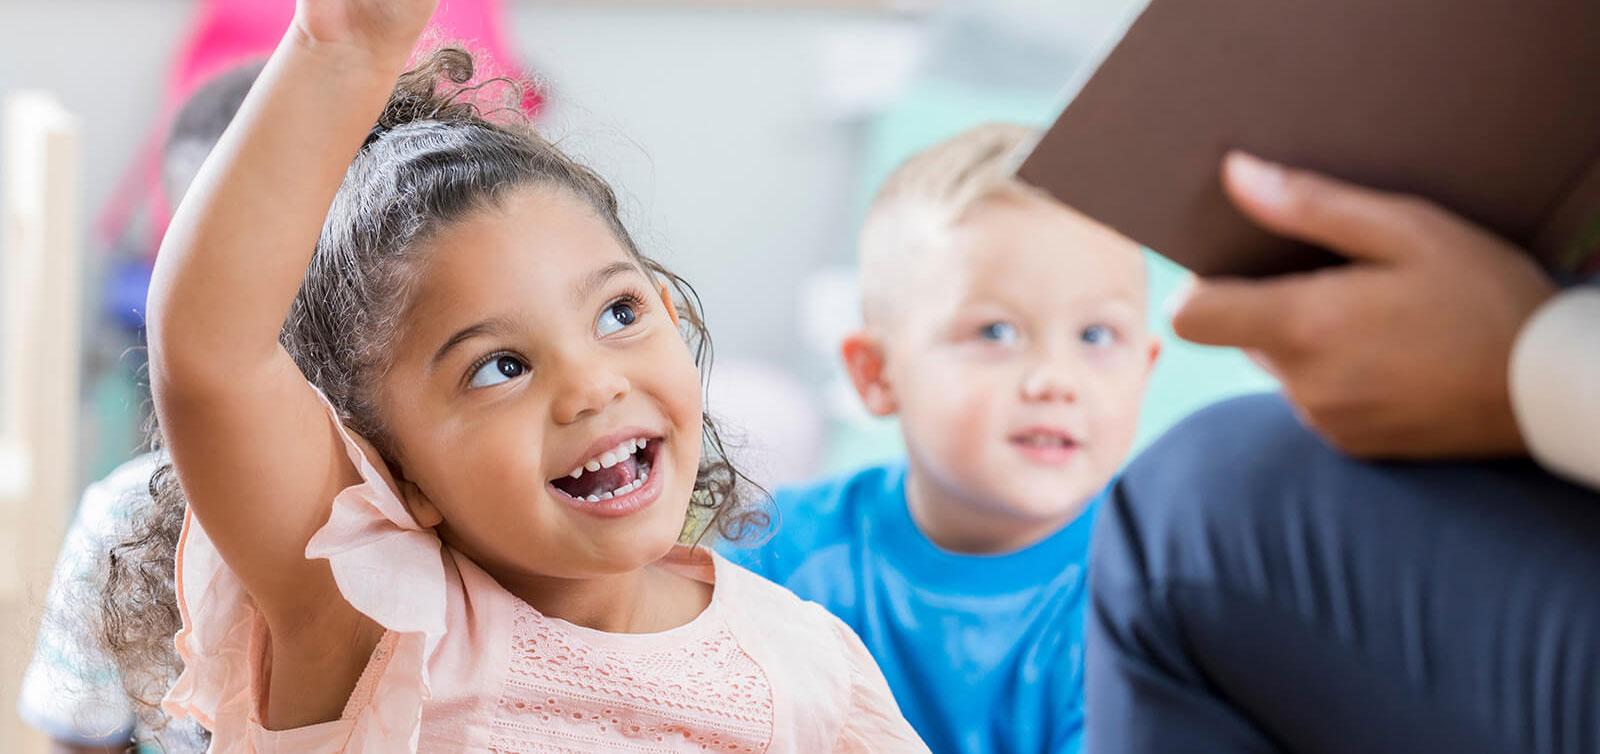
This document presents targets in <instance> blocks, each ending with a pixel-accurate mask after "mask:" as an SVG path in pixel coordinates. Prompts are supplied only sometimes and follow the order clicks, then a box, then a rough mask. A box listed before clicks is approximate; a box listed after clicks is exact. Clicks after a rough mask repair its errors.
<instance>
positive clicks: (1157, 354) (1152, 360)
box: [1144, 335, 1161, 377]
mask: <svg viewBox="0 0 1600 754" xmlns="http://www.w3.org/2000/svg"><path fill="white" fill-rule="evenodd" d="M1160 359H1161V337H1160V336H1158V335H1152V336H1150V355H1149V357H1148V358H1147V359H1146V361H1145V366H1144V372H1145V376H1147V377H1148V376H1149V375H1150V373H1151V372H1154V371H1155V369H1156V362H1157V361H1158V360H1160Z"/></svg>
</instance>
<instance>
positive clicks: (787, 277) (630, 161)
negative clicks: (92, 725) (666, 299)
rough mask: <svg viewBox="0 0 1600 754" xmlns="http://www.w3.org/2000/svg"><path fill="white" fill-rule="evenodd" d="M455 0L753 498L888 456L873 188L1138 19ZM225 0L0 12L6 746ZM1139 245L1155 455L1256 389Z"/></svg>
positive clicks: (120, 389)
mask: <svg viewBox="0 0 1600 754" xmlns="http://www.w3.org/2000/svg"><path fill="white" fill-rule="evenodd" d="M451 2H452V0H446V5H450V4H451ZM455 2H458V3H465V5H470V6H473V7H474V8H478V9H479V10H481V11H482V14H483V16H482V18H479V19H476V20H477V21H481V22H482V24H483V25H482V26H480V27H475V28H480V29H482V30H484V33H485V34H487V35H489V36H491V37H497V39H495V40H479V44H480V46H484V45H487V46H490V47H498V48H500V49H498V50H497V51H498V53H500V57H502V58H503V59H504V60H506V61H507V62H508V64H511V65H516V66H519V67H521V68H522V69H524V70H525V71H527V72H528V73H529V74H530V75H532V76H533V77H534V79H535V80H536V81H538V82H539V84H540V88H539V100H538V102H537V103H531V104H536V106H537V118H538V122H539V123H540V125H541V126H542V127H543V128H544V130H545V131H546V132H547V134H548V135H550V136H552V137H553V138H555V139H556V140H557V141H558V142H559V143H561V144H562V145H563V146H565V147H566V148H567V149H568V150H570V151H571V152H573V153H575V154H577V155H578V156H580V157H582V158H583V159H585V160H586V161H588V162H589V163H590V164H591V165H593V166H595V167H596V168H597V169H598V170H599V171H600V172H601V173H602V174H603V175H604V176H606V177H607V178H609V179H610V180H611V181H612V182H613V183H614V185H615V186H616V187H617V188H618V189H619V192H620V193H621V195H622V198H623V201H624V205H625V207H626V217H627V219H628V221H629V223H630V225H631V226H632V229H633V231H634V232H635V234H636V238H637V239H638V240H639V241H640V243H641V244H642V245H643V246H645V247H646V248H647V250H648V251H649V252H650V253H651V254H653V255H655V256H657V258H659V259H662V260H663V261H664V262H666V263H667V264H668V265H669V266H670V267H672V268H673V269H675V270H677V271H678V272H679V273H681V274H683V275H684V276H685V277H686V278H688V279H689V280H690V281H691V282H692V283H693V284H694V285H695V287H696V288H697V289H698V290H699V292H700V294H701V296H702V298H703V300H704V304H705V309H706V312H707V315H708V319H709V324H710V328H711V332H712V334H713V336H714V337H715V342H716V368H715V369H714V370H713V373H712V380H711V387H710V401H711V405H712V407H713V408H714V409H715V410H716V411H717V412H718V413H719V414H721V415H722V416H723V417H724V420H725V422H726V423H728V424H730V425H732V426H733V428H734V431H733V433H732V434H733V435H734V438H735V440H736V441H738V442H739V443H740V444H741V445H742V446H743V447H742V449H741V450H740V451H738V452H739V453H740V454H741V455H742V456H743V460H745V462H746V464H747V465H748V466H750V467H751V468H752V469H753V470H754V472H755V476H756V477H757V479H758V481H761V482H763V483H766V484H769V485H770V484H782V483H785V482H791V481H797V480H800V479H804V478H807V477H812V476H815V475H818V474H826V473H832V472H837V471H843V470H845V469H848V468H851V467H854V466H859V465H862V464H866V463H870V462H873V461H877V460H881V459H883V458H885V457H888V456H892V455H895V454H897V453H898V452H899V440H898V436H897V434H896V431H895V428H894V426H893V424H892V423H890V422H885V421H877V420H869V419H868V418H867V417H866V416H865V414H864V413H863V412H862V411H861V410H860V409H859V408H858V407H857V405H856V402H855V397H854V394H853V392H851V391H850V389H849V387H848V384H847V383H846V381H845V379H844V375H843V372H842V370H841V369H840V368H839V365H838V363H837V359H836V354H835V351H836V345H837V342H838V339H839V337H840V336H841V335H842V334H843V333H844V332H845V331H847V330H848V329H850V328H851V327H852V326H853V325H854V323H855V321H856V317H857V310H856V306H857V304H856V294H855V291H854V272H853V261H854V256H855V251H854V239H855V233H856V229H857V226H858V223H859V220H860V218H861V215H862V212H863V210H864V208H865V205H866V202H867V200H868V199H869V198H870V196H871V193H872V191H873V189H874V188H875V186H876V185H877V184H878V182H879V181H881V180H882V178H883V177H884V176H885V175H886V174H887V173H888V172H889V171H890V170H891V169H892V168H893V167H894V166H895V164H897V163H898V162H899V161H900V160H901V159H903V158H904V157H906V156H907V155H909V154H910V153H912V152H914V151H916V150H918V149H921V148H923V147H925V146H928V145H930V144H932V143H934V142H936V141H939V140H941V139H943V138H946V137H948V136H951V135H954V134H955V133H957V132H959V131H961V130H963V129H965V128H967V127H970V126H973V125H976V124H978V123H981V122H983V121H986V120H994V119H1003V120H1012V121H1018V122H1023V123H1028V124H1035V125H1040V126H1042V125H1045V124H1047V123H1048V122H1049V120H1050V119H1051V118H1052V117H1053V116H1054V114H1055V113H1056V111H1057V110H1058V109H1059V107H1060V106H1061V105H1062V104H1063V101H1062V92H1063V90H1064V88H1065V87H1066V86H1067V84H1068V83H1069V82H1070V81H1071V80H1072V78H1073V77H1074V76H1075V75H1077V74H1079V73H1080V72H1082V71H1083V70H1085V68H1084V67H1085V66H1086V65H1087V66H1092V64H1093V62H1094V61H1095V60H1096V59H1097V55H1098V54H1099V52H1100V51H1101V50H1102V49H1103V48H1104V46H1105V45H1108V44H1110V43H1111V42H1112V41H1114V40H1115V38H1116V36H1117V35H1118V34H1119V32H1120V31H1121V29H1122V28H1123V26H1124V25H1125V24H1126V23H1128V22H1129V21H1130V20H1131V18H1132V16H1133V15H1134V14H1136V13H1137V11H1138V10H1139V6H1140V3H1139V2H1137V0H1054V1H1053V2H1046V1H1045V0H726V1H725V2H717V1H715V0H698V1H695V0H679V1H676V2H674V1H673V0H634V1H632V2H627V1H624V0H613V1H609V2H606V1H595V2H576V1H573V2H548V1H539V0H497V1H492V2H476V3H466V1H465V0H455ZM230 3H231V4H233V6H232V7H233V9H234V10H237V9H238V8H241V7H244V6H256V5H281V6H283V8H285V9H286V8H288V7H291V6H292V0H276V1H275V2H274V1H272V0H269V1H268V2H262V0H219V1H216V2H207V1H205V0H0V97H5V98H6V100H7V102H8V103H11V105H10V107H9V108H8V111H7V112H8V118H7V120H6V123H7V124H8V126H11V127H12V130H13V131H14V132H15V133H23V132H30V131H29V129H33V131H41V129H42V132H43V133H44V134H45V136H41V137H39V138H35V139H32V140H29V139H26V138H21V137H8V138H11V141H9V142H8V145H13V148H11V149H8V151H6V152H4V153H3V156H0V159H4V160H6V162H4V163H0V173H5V174H6V175H7V180H5V181H0V206H4V207H6V208H7V214H6V216H5V218H4V222H6V223H7V224H8V227H10V228H11V230H9V231H8V232H6V233H5V234H4V235H0V259H4V262H3V266H0V306H3V309H0V311H3V312H4V315H3V316H4V317H6V318H7V320H6V321H4V322H0V326H3V327H4V329H3V330H0V332H4V333H5V334H6V338H7V345H6V347H5V348H4V349H0V379H4V381H5V384H6V385H7V387H6V390H5V392H4V395H5V396H6V399H5V403H4V404H3V405H0V421H3V426H4V427H5V433H4V436H0V516H4V520H5V523H3V524H0V527H5V529H6V530H5V531H3V532H0V558H9V559H10V560H7V561H5V562H4V563H0V751H4V752H13V751H23V752H29V751H40V752H42V751H46V750H47V749H45V748H43V747H44V743H43V739H42V738H39V737H38V736H37V734H36V733H33V732H31V731H29V729H27V728H25V727H24V726H22V725H21V724H20V722H18V721H17V718H16V715H15V712H14V710H15V709H16V693H17V688H18V684H19V679H20V677H21V675H22V669H23V667H24V666H25V665H26V662H27V659H28V657H29V656H30V654H31V652H32V646H33V636H34V624H35V622H36V620H37V612H38V609H39V606H40V605H41V604H42V602H43V596H44V590H45V586H46V584H47V583H48V579H49V572H50V567H51V563H52V561H53V559H54V557H55V552H56V549H57V547H58V545H59V542H60V540H61V537H62V535H63V532H64V531H65V529H66V525H67V523H68V521H69V520H70V517H71V515H72V513H73V506H74V505H75V503H76V499H77V494H78V492H79V491H80V490H81V488H82V486H83V485H84V484H85V483H87V482H89V481H92V480H94V479H97V478H99V477H101V476H103V475H104V474H106V473H107V472H109V471H110V470H111V469H113V468H114V467H116V466H117V465H118V464H121V463H122V462H124V461H126V460H127V459H129V458H130V457H132V456H133V455H135V454H136V453H137V452H138V451H139V448H140V444H141V442H142V432H141V427H140V425H141V422H142V415H143V413H144V412H145V411H147V410H148V407H147V405H146V402H147V396H146V395H145V392H144V387H143V378H142V376H141V369H142V362H143V360H142V357H141V356H140V353H139V352H138V350H137V347H138V345H139V337H140V336H139V327H138V326H139V311H140V307H141V306H142V298H143V290H144V289H143V285H144V279H145V278H144V276H146V275H147V274H148V272H147V270H148V263H149V259H150V257H151V255H152V254H153V248H154V245H155V242H156V239H158V238H159V233H160V230H161V228H162V226H164V218H165V213H166V212H167V209H166V206H165V204H164V203H163V202H164V200H163V199H162V198H161V197H160V191H159V190H158V185H157V184H158V181H157V180H156V175H157V173H158V170H157V165H158V162H159V161H158V160H157V159H156V158H155V155H157V154H158V153H159V149H160V146H161V143H162V141H163V139H164V138H165V135H166V129H167V128H168V124H169V123H170V121H171V117H172V113H173V111H174V110H175V105H176V104H177V102H178V100H179V98H180V97H181V96H182V95H183V94H185V93H186V92H187V91H188V90H190V89H192V88H193V86H194V85H195V84H196V83H198V82H199V80H201V79H203V78H204V76H205V74H206V73H207V72H206V71H205V70H203V69H204V65H203V64H201V63H197V62H196V61H205V60H212V61H213V62H214V61H215V60H217V59H220V58H217V57H216V55H217V54H221V53H217V50H218V49H219V48H218V47H217V45H218V44H222V43H219V42H218V39H219V38H222V37H226V36H227V34H225V33H223V32H219V31H218V30H217V27H216V24H217V23H218V19H219V17H220V16H219V15H218V14H219V13H223V11H224V10H227V7H226V6H228V5H229V4H230ZM282 12H283V13H285V14H286V13H287V11H286V10H283V11H282ZM223 15H226V14H225V13H223ZM246 15H248V14H246ZM262 17H263V18H272V17H275V16H274V14H273V13H270V12H269V13H266V14H265V15H264V16H262ZM247 20H248V19H247ZM232 22H233V23H244V22H243V21H239V20H238V19H234V20H233V21H232ZM237 31H238V30H237V29H232V30H228V29H224V32H237ZM257 31H260V30H257ZM262 33H264V34H266V37H267V38H272V39H275V38H276V37H277V36H278V34H280V33H281V28H277V29H268V30H266V31H264V32H262ZM218 34H222V37H218V36H217V35H218ZM257 36H259V34H258V35H257ZM244 37H246V38H253V37H251V34H249V33H247V34H245V35H244ZM223 46H224V47H226V45H225V44H223ZM229 49H231V50H232V51H233V52H237V49H233V48H229ZM223 52H229V50H223ZM261 52H263V53H265V52H266V50H262V51H261ZM210 53H215V54H213V56H212V58H207V57H206V56H207V54H210ZM230 54H231V53H230ZM17 103H21V104H17ZM16 124H22V125H16ZM30 133H31V132H30ZM40 145H49V146H48V148H47V147H45V146H40ZM40 155H47V156H50V158H49V159H48V160H44V161H43V162H40V163H39V164H34V162H35V158H36V157H39V156H40ZM41 159H42V158H41ZM21 194H26V196H23V195H21ZM41 196H46V197H48V198H49V201H48V202H45V203H44V204H40V202H41V201H42V200H41V199H40V197H41ZM269 211H270V210H269ZM40 260H43V261H40ZM1151 260H1152V269H1153V271H1154V274H1153V276H1152V296H1151V302H1152V316H1153V318H1154V321H1155V322H1157V323H1158V330H1159V331H1160V332H1161V333H1162V334H1163V337H1164V338H1166V339H1167V341H1168V342H1167V350H1166V351H1165V353H1164V355H1163V358H1162V360H1161V363H1160V365H1159V367H1158V369H1157V372H1156V376H1155V378H1154V381H1153V383H1152V385H1151V389H1150V392H1149V398H1148V403H1147V404H1146V408H1145V411H1144V417H1143V424H1142V426H1141V430H1140V434H1139V439H1138V444H1139V446H1141V447H1142V446H1143V445H1144V444H1145V443H1146V442H1148V441H1149V440H1150V439H1151V438H1152V437H1154V436H1155V435H1157V434H1159V432H1160V431H1161V430H1162V429H1163V428H1165V427H1166V426H1168V425H1169V424H1171V423H1172V422H1173V421H1174V420H1176V419H1177V418H1179V417H1181V416H1183V415H1184V414H1187V413H1188V412H1190V411H1192V410H1194V409H1195V408H1197V407H1199V406H1200V405H1203V404H1206V403H1209V402H1212V401H1214V400H1216V399H1218V398H1220V397H1223V396H1226V395H1231V394H1236V393H1240V392H1249V391H1256V390H1260V389H1264V388H1267V387H1270V385H1271V382H1270V380H1269V378H1267V377H1266V376H1265V375H1263V374H1261V373H1260V372H1259V371H1257V370H1255V369H1254V368H1253V367H1252V366H1250V364H1249V363H1248V361H1247V360H1246V359H1244V358H1243V357H1242V355H1241V354H1239V353H1237V352H1232V351H1226V350H1220V349H1205V348H1200V347H1196V346H1192V345H1188V344H1183V343H1179V342H1176V341H1175V340H1174V339H1173V338H1172V337H1171V335H1170V331H1168V330H1167V329H1166V326H1165V320H1166V317H1165V316H1164V314H1163V313H1162V312H1161V307H1162V305H1163V304H1164V302H1165V301H1166V299H1167V298H1168V297H1169V296H1170V294H1171V293H1172V291H1173V289H1174V288H1175V287H1176V286H1177V285H1178V284H1179V283H1180V282H1181V280H1182V278H1183V274H1182V273H1181V271H1179V270H1178V269H1176V268H1175V267H1173V266H1172V265H1171V264H1169V263H1167V262H1165V261H1164V260H1161V259H1160V258H1159V257H1156V256H1154V255H1152V256H1151ZM48 281H54V282H49V284H48V285H46V282H48ZM50 286H56V287H50ZM45 353H47V354H48V358H45V357H41V356H40V354H45ZM41 391H42V392H41ZM51 391H54V392H51ZM41 396H46V397H41ZM49 396H54V397H53V398H51V397H49ZM8 545H9V547H8Z"/></svg>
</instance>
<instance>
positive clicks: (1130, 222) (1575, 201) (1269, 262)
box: [1018, 0, 1600, 276]
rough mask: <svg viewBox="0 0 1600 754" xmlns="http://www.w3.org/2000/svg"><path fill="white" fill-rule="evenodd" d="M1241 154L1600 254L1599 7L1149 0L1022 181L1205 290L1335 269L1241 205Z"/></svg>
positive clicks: (1527, 1)
mask: <svg viewBox="0 0 1600 754" xmlns="http://www.w3.org/2000/svg"><path fill="white" fill-rule="evenodd" d="M1232 147H1238V148H1241V149H1245V150H1247V151H1250V152H1253V153H1255V154H1257V155H1260V156H1261V157H1264V158H1267V159H1270V160H1276V161H1279V162H1283V163H1286V164H1289V165H1295V166H1300V167H1305V168H1311V169H1314V170H1319V171H1322V172H1325V173H1328V174H1330V175H1334V176H1337V177H1340V178H1344V179H1346V180H1350V181H1354V182H1357V183H1361V184H1365V185H1369V186H1373V187H1376V188H1381V189H1387V190H1391V191H1401V192H1407V193H1414V194H1420V195H1422V196H1425V197H1427V198H1429V199H1432V200H1434V201H1436V202H1438V203H1439V204H1441V205H1443V206H1444V207H1446V208H1448V209H1451V210H1453V211H1455V212H1457V213H1459V214H1461V215H1464V216H1466V217H1468V218H1470V219H1472V220H1474V221H1476V222H1478V223H1480V224H1482V225H1484V226H1486V227H1488V228H1490V229H1491V230H1494V231H1495V232H1497V233H1499V234H1501V235H1502V236H1505V237H1506V238H1509V239H1511V240H1513V241H1515V242H1517V243H1519V244H1521V245H1523V246H1525V247H1528V248H1530V249H1531V250H1532V251H1533V252H1534V253H1536V254H1538V255H1539V257H1540V258H1541V259H1542V260H1544V262H1545V263H1546V264H1547V265H1548V266H1549V267H1550V268H1551V269H1552V270H1555V271H1559V272H1569V273H1570V272H1575V271H1577V270H1578V269H1579V268H1580V267H1581V266H1582V265H1584V264H1585V263H1586V262H1590V263H1592V262H1593V261H1594V259H1593V257H1595V256H1600V255H1597V254H1596V252H1597V250H1600V2H1596V0H1151V2H1150V4H1149V5H1148V6H1147V7H1146V8H1145V9H1144V11H1143V12H1142V13H1141V14H1140V15H1139V16H1138V17H1137V18H1136V19H1135V20H1134V21H1133V23H1132V24H1131V26H1130V27H1129V28H1128V30H1127V32H1126V33H1125V34H1124V35H1123V37H1122V39H1121V41H1120V42H1118V43H1117V45H1116V46H1115V47H1114V48H1112V49H1111V51H1110V52H1109V54H1107V55H1106V56H1105V58H1104V59H1103V60H1102V61H1101V63H1100V65H1099V66H1098V67H1097V68H1096V69H1095V70H1094V71H1093V74H1092V75H1091V76H1089V77H1088V78H1087V80H1086V81H1084V82H1083V84H1082V85H1081V87H1077V88H1076V92H1075V96H1073V97H1072V98H1071V100H1070V101H1069V103H1068V104H1067V106H1066V107H1065V108H1064V109H1063V111H1062V113H1061V115H1060V117H1059V118H1058V119H1057V120H1056V122H1055V124H1054V125H1052V126H1051V127H1050V129H1049V130H1048V131H1047V132H1046V133H1045V134H1044V135H1043V137H1042V138H1041V139H1040V141H1039V142H1038V144H1037V145H1035V146H1034V148H1033V149H1032V151H1031V153H1029V154H1028V155H1027V156H1026V158H1025V159H1023V160H1022V162H1021V164H1020V166H1019V167H1018V174H1019V175H1020V176H1021V177H1022V178H1023V179H1024V180H1026V181H1028V182H1029V183H1031V184H1033V185H1036V186H1039V187H1041V188H1043V189H1046V190H1048V191H1049V192H1051V193H1052V194H1054V195H1055V196H1056V197H1057V198H1059V199H1060V200H1061V201H1063V202H1065V203H1066V204H1068V205H1071V206H1073V207H1076V208H1077V209H1079V210H1080V211H1082V212H1084V213H1086V214H1088V215H1089V216H1091V217H1094V218H1096V219H1098V220H1100V221H1102V222H1104V223H1106V224H1108V225H1110V226H1111V227H1113V228H1116V229H1117V230H1119V231H1121V232H1122V233H1123V234H1125V235H1127V236H1128V237H1130V238H1132V239H1134V240H1136V241H1138V242H1139V243H1142V244H1144V245H1146V246H1149V247H1151V248H1152V249H1155V250H1156V251H1158V252H1161V253H1162V254H1164V255H1165V256H1167V257H1169V258H1171V259H1173V260H1174V261H1176V262H1178V263H1179V264H1182V265H1184V266H1185V267H1188V268H1189V269H1191V270H1194V271H1196V272H1199V273H1202V274H1236V275H1252V276H1255V275H1267V274H1273V273H1279V272H1287V271H1293V270H1300V269H1307V268H1311V267H1315V266H1318V265H1322V264H1327V263H1329V262H1331V261H1334V259H1335V258H1334V257H1333V256H1332V255H1330V254H1329V253H1328V252H1326V251H1322V250H1318V249H1315V248H1311V247H1309V246H1306V245H1303V244H1297V243H1293V242H1290V241H1286V240H1284V239H1282V238H1277V237H1274V236H1271V235H1269V234H1267V233H1266V232H1264V231H1262V230H1260V229H1259V228H1257V227H1256V226H1255V225H1253V224H1251V223H1250V222H1249V221H1248V220H1247V219H1245V217H1244V216H1243V215H1241V214H1240V213H1239V212H1238V211H1237V210H1235V209H1234V208H1233V205H1232V204H1231V203H1230V202H1229V201H1228V199H1227V197H1226V196H1225V195H1224V194H1223V191H1222V185H1221V182H1220V174H1219V171H1220V165H1221V160H1222V156H1223V155H1224V154H1225V153H1226V151H1227V150H1228V149H1229V148H1232Z"/></svg>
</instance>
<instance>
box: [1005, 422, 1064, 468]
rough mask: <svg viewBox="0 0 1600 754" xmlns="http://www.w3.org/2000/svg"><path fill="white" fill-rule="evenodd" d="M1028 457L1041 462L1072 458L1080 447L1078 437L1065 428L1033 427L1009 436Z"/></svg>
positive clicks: (1013, 443)
mask: <svg viewBox="0 0 1600 754" xmlns="http://www.w3.org/2000/svg"><path fill="white" fill-rule="evenodd" d="M1007 439H1009V440H1010V441H1011V445H1012V446H1013V447H1015V448H1017V449H1018V450H1020V451H1022V454H1023V455H1024V456H1026V457H1027V458H1029V459H1031V460H1034V461H1039V462H1041V463H1061V462H1064V461H1067V460H1070V459H1071V458H1072V457H1073V456H1074V455H1076V452H1077V450H1078V449H1079V448H1080V445H1079V443H1078V440H1077V438H1075V437H1073V436H1072V435H1071V434H1070V433H1068V432H1066V431H1065V430H1060V429H1055V428H1052V427H1031V428H1029V429H1026V430H1023V431H1021V432H1017V433H1016V434H1013V435H1011V436H1010V437H1009V438H1007Z"/></svg>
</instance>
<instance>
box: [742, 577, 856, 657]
mask: <svg viewBox="0 0 1600 754" xmlns="http://www.w3.org/2000/svg"><path fill="white" fill-rule="evenodd" d="M717 588H718V589H719V590H722V593H721V595H719V599H720V600H722V603H723V606H722V608H721V609H722V610H723V611H725V613H726V614H727V615H728V616H729V620H730V623H732V624H733V625H734V626H735V627H736V629H739V628H742V629H743V630H742V631H740V633H742V634H745V636H744V637H742V638H758V639H759V641H760V643H762V644H764V645H771V646H774V647H780V648H787V650H786V651H798V650H802V649H805V650H817V651H818V652H829V653H832V654H827V655H824V656H835V657H840V656H845V655H841V654H838V652H839V651H842V650H843V648H845V647H846V645H848V644H849V638H850V637H853V636H854V634H853V633H852V632H851V629H850V627H849V626H847V625H845V623H844V622H843V621H841V620H839V618H838V616H835V615H834V614H833V613H831V612H828V609H827V608H825V607H823V606H822V605H819V604H817V603H815V602H812V601H811V600H807V599H802V598H800V597H799V596H797V595H796V594H795V593H794V592H792V591H789V590H788V589H787V588H784V587H782V586H779V585H777V584H775V583H773V582H771V581H768V580H767V579H765V578H763V577H761V576H760V575H758V574H756V573H755V572H754V571H751V570H749V569H747V568H745V567H744V566H742V565H739V564H737V563H734V562H732V561H729V560H727V559H725V558H722V557H721V556H718V562H717Z"/></svg>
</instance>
